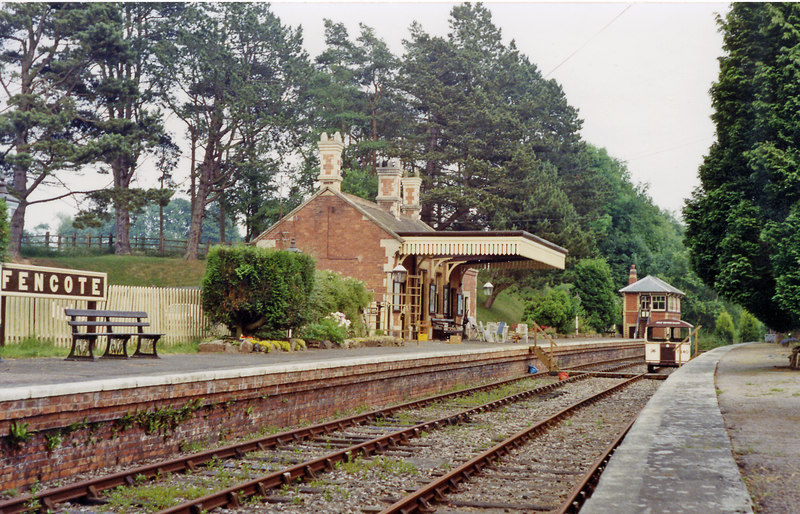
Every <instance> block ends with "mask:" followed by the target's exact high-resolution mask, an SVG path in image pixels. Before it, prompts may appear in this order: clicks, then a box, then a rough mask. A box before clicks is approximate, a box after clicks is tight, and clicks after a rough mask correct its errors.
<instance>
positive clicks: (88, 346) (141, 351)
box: [64, 309, 164, 360]
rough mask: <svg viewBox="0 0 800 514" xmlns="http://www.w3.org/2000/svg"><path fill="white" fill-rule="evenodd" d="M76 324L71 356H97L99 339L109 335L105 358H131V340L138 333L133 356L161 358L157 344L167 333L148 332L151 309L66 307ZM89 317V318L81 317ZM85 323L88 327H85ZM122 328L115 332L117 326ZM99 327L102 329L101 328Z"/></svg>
mask: <svg viewBox="0 0 800 514" xmlns="http://www.w3.org/2000/svg"><path fill="white" fill-rule="evenodd" d="M64 314H66V315H67V316H69V318H70V320H69V321H68V322H67V323H68V324H69V326H71V327H72V348H71V349H70V351H69V356H68V357H67V360H94V346H95V344H96V343H97V339H98V338H100V337H105V338H106V339H107V344H106V352H105V354H103V358H107V359H127V358H128V348H127V346H128V341H130V339H131V337H134V336H136V338H137V339H136V351H135V352H134V354H133V355H132V356H131V357H148V358H152V359H157V358H158V352H157V351H156V344H157V343H158V340H159V339H161V336H163V335H164V334H152V333H146V332H145V331H144V327H149V326H150V323H148V322H147V321H145V320H146V319H147V313H146V312H141V311H102V310H95V309H64ZM78 318H85V319H78ZM81 327H83V328H84V329H85V330H84V331H81V330H80V329H81ZM115 328H117V329H122V331H119V332H115V331H114V329H115ZM98 329H102V330H101V331H98Z"/></svg>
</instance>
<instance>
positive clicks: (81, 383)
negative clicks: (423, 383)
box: [0, 338, 634, 401]
mask: <svg viewBox="0 0 800 514" xmlns="http://www.w3.org/2000/svg"><path fill="white" fill-rule="evenodd" d="M626 342H627V343H630V342H634V340H631V339H620V338H604V339H601V338H592V339H580V338H575V339H559V340H557V341H556V343H557V345H558V348H559V350H564V349H566V348H569V347H573V346H585V345H606V344H611V343H615V344H618V343H626ZM530 344H533V339H532V338H531V342H530ZM530 344H525V343H502V344H500V343H485V342H479V341H465V342H464V343H461V344H448V343H444V342H436V341H421V342H419V343H416V342H411V343H406V345H405V346H389V347H369V348H353V349H341V348H337V349H330V350H316V349H309V350H305V351H299V352H271V353H268V354H267V353H199V354H191V355H173V354H162V355H161V358H160V359H127V360H121V359H100V358H98V359H95V360H94V361H67V360H64V359H62V358H41V359H5V360H3V361H0V401H8V400H19V399H25V398H40V397H44V396H53V395H63V394H74V393H90V392H95V391H103V390H110V389H127V388H131V387H144V386H157V385H166V384H175V383H183V382H191V381H207V380H220V379H230V378H237V377H246V376H252V375H262V374H273V373H275V374H277V373H285V372H296V371H303V370H318V369H321V368H334V367H337V366H352V365H362V364H378V363H385V362H390V361H397V360H417V359H420V358H426V357H434V356H436V357H448V356H456V355H479V354H491V353H497V352H506V351H509V350H517V349H520V348H527V347H528V346H530ZM54 386H55V387H54Z"/></svg>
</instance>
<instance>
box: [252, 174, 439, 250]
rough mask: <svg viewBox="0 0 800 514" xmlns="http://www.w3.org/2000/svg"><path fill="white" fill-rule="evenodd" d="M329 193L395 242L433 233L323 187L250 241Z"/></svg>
mask: <svg viewBox="0 0 800 514" xmlns="http://www.w3.org/2000/svg"><path fill="white" fill-rule="evenodd" d="M326 191H327V192H330V193H333V194H335V195H336V196H338V197H339V198H341V199H342V200H344V201H345V202H347V203H348V204H350V205H352V206H353V208H355V209H356V210H357V211H359V212H360V213H361V214H363V215H364V216H366V217H367V218H369V219H370V220H372V221H373V222H374V223H375V224H376V225H378V226H379V227H381V228H382V229H384V230H385V231H387V232H388V233H389V234H391V235H392V237H394V238H395V239H397V240H400V241H402V240H403V238H402V237H400V236H399V235H398V232H433V231H434V230H433V229H432V228H431V227H430V226H429V225H428V224H427V223H425V222H424V221H422V220H417V219H414V218H411V217H408V216H405V215H403V214H401V215H400V217H399V218H395V217H394V216H392V214H391V213H390V212H388V211H386V210H384V209H383V208H382V207H381V206H380V205H378V204H377V203H375V202H370V201H369V200H365V199H363V198H361V197H359V196H355V195H351V194H348V193H342V192H341V191H336V190H333V189H330V188H327V187H323V188H320V189H318V190H317V191H316V192H315V193H314V194H313V195H311V197H310V198H309V199H308V200H306V201H305V202H303V203H302V204H300V205H298V206H297V207H295V208H294V210H292V212H290V213H288V214H286V215H285V216H284V217H283V218H281V219H279V220H278V221H277V222H275V223H274V224H273V225H272V226H270V227H269V228H268V229H267V230H265V231H263V232H262V233H261V234H259V235H258V236H256V237H254V238H253V239H252V242H256V241H258V240H259V239H261V238H262V237H264V236H265V235H266V234H267V233H269V232H270V231H272V229H273V228H274V227H276V226H277V225H279V224H280V223H281V222H283V220H285V219H287V218H290V217H292V216H294V215H295V214H296V213H297V212H298V211H300V210H301V209H302V208H303V207H305V206H306V205H308V204H309V203H311V202H313V201H314V199H315V198H316V197H318V196H319V195H321V194H322V193H324V192H326Z"/></svg>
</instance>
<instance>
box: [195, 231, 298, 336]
mask: <svg viewBox="0 0 800 514" xmlns="http://www.w3.org/2000/svg"><path fill="white" fill-rule="evenodd" d="M313 287H314V260H313V259H312V258H311V257H310V256H308V255H304V254H301V253H292V252H287V251H278V250H271V249H266V248H258V247H252V246H235V247H222V246H215V247H213V248H212V249H211V251H209V254H208V257H207V258H206V273H205V275H204V276H203V282H202V295H201V298H202V305H203V310H204V312H205V313H206V315H207V316H208V318H209V319H210V320H211V321H212V322H214V323H222V324H224V325H225V326H227V327H228V329H229V330H230V331H231V333H233V334H235V336H236V337H237V338H238V337H239V336H241V335H243V334H245V335H249V334H253V333H255V331H256V330H258V329H259V328H261V327H264V328H266V329H272V330H288V329H293V328H297V327H299V326H301V325H302V324H303V323H304V322H305V320H306V317H307V316H308V312H307V311H308V306H309V299H310V297H311V293H312V291H313Z"/></svg>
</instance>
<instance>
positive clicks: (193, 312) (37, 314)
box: [6, 285, 224, 347]
mask: <svg viewBox="0 0 800 514" xmlns="http://www.w3.org/2000/svg"><path fill="white" fill-rule="evenodd" d="M86 303H87V302H86V301H77V300H54V299H48V298H26V297H17V296H9V297H7V298H6V344H14V343H19V342H20V341H22V340H23V339H25V338H26V337H32V336H33V337H38V338H40V339H48V340H51V341H53V342H54V343H55V345H56V346H65V347H69V346H70V344H71V342H72V336H71V335H70V333H71V330H70V327H69V326H68V325H67V317H66V316H65V315H64V308H72V309H85V308H86V307H87V306H86ZM97 308H98V309H105V310H117V311H145V312H146V313H147V315H148V318H147V320H148V321H149V322H150V325H151V326H150V327H149V328H148V331H149V332H158V333H163V334H165V336H164V337H162V338H161V341H162V344H163V343H166V344H171V343H177V342H183V341H190V340H194V339H200V338H203V337H208V336H211V335H215V334H216V335H219V334H220V330H222V331H224V329H220V328H219V327H215V328H214V329H213V330H212V329H211V327H210V326H209V322H208V320H207V319H206V317H205V315H204V314H203V309H202V307H201V306H200V288H197V287H186V288H182V287H172V288H168V287H133V286H117V285H109V286H108V301H106V302H98V303H97Z"/></svg>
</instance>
